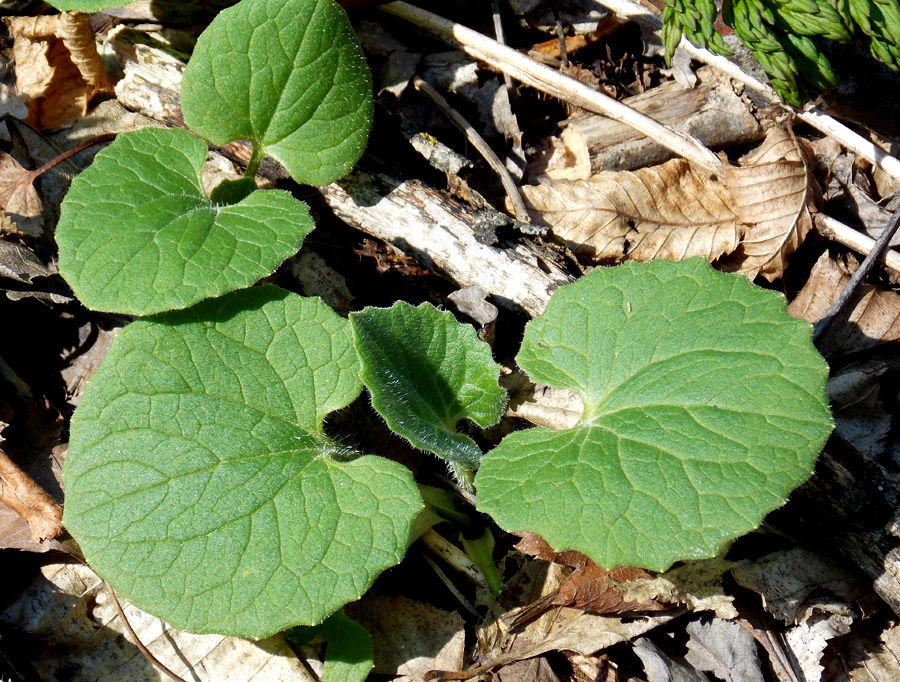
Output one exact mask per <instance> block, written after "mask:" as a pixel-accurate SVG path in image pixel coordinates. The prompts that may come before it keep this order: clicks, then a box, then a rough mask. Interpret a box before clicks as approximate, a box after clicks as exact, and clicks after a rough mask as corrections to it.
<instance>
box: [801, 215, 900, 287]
mask: <svg viewBox="0 0 900 682" xmlns="http://www.w3.org/2000/svg"><path fill="white" fill-rule="evenodd" d="M814 220H815V221H816V227H817V228H818V230H819V232H821V233H822V234H823V235H824V236H825V237H827V238H828V239H831V240H833V241H836V242H837V243H838V244H843V245H844V246H846V247H847V248H849V249H852V250H853V251H855V252H856V253H861V254H862V255H863V256H868V255H869V254H870V253H871V252H872V249H873V248H875V240H874V239H872V238H871V237H869V236H867V235H865V234H863V233H862V232H860V231H859V230H854V229H853V228H852V227H850V226H849V225H845V224H844V223H842V222H841V221H840V220H836V219H835V218H832V217H831V216H827V215H825V214H824V213H817V214H816V215H815V218H814ZM884 265H885V267H888V268H890V269H891V270H893V271H894V272H898V273H900V253H897V252H896V251H894V250H892V249H887V250H885V252H884Z"/></svg>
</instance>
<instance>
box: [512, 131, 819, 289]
mask: <svg viewBox="0 0 900 682" xmlns="http://www.w3.org/2000/svg"><path fill="white" fill-rule="evenodd" d="M724 168H725V170H724V173H723V174H722V175H721V176H719V175H715V174H711V173H708V172H705V171H698V170H695V169H693V168H692V167H691V165H690V164H689V163H688V162H687V161H685V160H683V159H673V160H672V161H667V162H666V163H663V164H660V165H658V166H651V167H649V168H642V169H640V170H637V171H634V172H631V171H620V172H614V171H602V172H600V173H597V174H596V175H594V176H592V177H590V178H589V179H587V180H573V181H571V182H558V183H554V184H544V185H537V186H526V187H522V194H523V197H524V199H525V202H526V205H527V206H528V208H529V210H530V211H531V213H532V220H534V222H535V223H536V224H540V225H547V226H549V227H551V228H552V229H553V232H554V234H555V235H556V236H557V237H558V238H559V239H561V240H563V241H565V242H566V243H567V244H568V245H569V247H570V248H571V249H572V250H573V251H574V252H575V253H576V254H578V255H579V256H581V257H583V258H585V259H587V260H589V261H592V262H595V263H610V262H617V261H622V260H638V261H649V260H653V259H657V258H666V259H668V260H683V259H685V258H690V257H692V256H704V257H705V258H707V259H708V260H711V261H713V260H717V259H719V258H722V257H723V256H726V255H729V254H730V258H729V260H728V265H729V267H730V269H733V270H737V271H738V272H741V273H743V274H745V275H747V276H748V277H750V278H751V279H752V278H754V277H756V276H757V275H762V276H763V277H765V278H766V279H768V280H770V281H771V280H773V279H776V278H777V277H781V275H782V274H783V273H784V269H785V267H786V264H787V257H788V256H789V255H790V254H791V253H793V252H794V251H795V250H796V249H797V247H798V246H799V245H800V243H801V242H802V241H803V238H804V237H805V236H806V234H807V233H808V232H809V230H810V228H811V227H812V220H811V218H810V210H811V209H814V204H815V198H816V197H817V196H818V194H817V193H816V192H815V191H814V185H812V184H811V183H810V180H809V177H808V174H807V170H806V164H805V162H804V160H803V157H802V155H801V153H800V150H799V148H798V146H797V142H796V140H795V139H794V137H793V135H792V134H791V133H790V132H789V131H786V130H782V129H780V128H773V129H772V130H771V131H770V132H769V135H768V136H767V137H766V140H765V141H764V142H763V144H762V145H760V147H759V148H758V149H756V150H755V151H754V152H753V153H751V154H750V155H748V156H747V157H746V158H745V159H743V165H742V166H740V167H735V166H730V165H728V164H725V166H724Z"/></svg>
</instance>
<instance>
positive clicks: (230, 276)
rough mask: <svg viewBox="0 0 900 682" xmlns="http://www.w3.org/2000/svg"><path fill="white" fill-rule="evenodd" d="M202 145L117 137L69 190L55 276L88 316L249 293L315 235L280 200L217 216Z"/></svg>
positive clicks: (301, 208) (161, 136)
mask: <svg viewBox="0 0 900 682" xmlns="http://www.w3.org/2000/svg"><path fill="white" fill-rule="evenodd" d="M205 159H206V144H204V143H203V142H202V141H201V140H198V139H197V138H195V137H193V136H192V135H191V134H189V133H187V132H185V131H183V130H158V129H155V128H144V129H143V130H139V131H137V132H135V133H128V134H126V135H120V136H119V137H118V138H116V141H115V142H113V143H112V144H111V145H110V146H109V147H108V148H106V149H104V150H103V151H102V152H100V153H99V154H98V155H97V158H96V159H95V161H94V163H93V164H92V165H91V166H90V167H89V168H88V169H87V170H85V171H84V172H83V173H81V174H80V175H79V176H78V177H77V178H75V180H74V181H73V182H72V187H71V189H70V190H69V193H68V194H67V195H66V198H65V201H64V202H63V205H62V211H61V215H60V219H59V225H58V226H57V229H56V241H57V243H58V244H59V269H60V272H62V275H63V277H65V279H66V281H67V282H68V283H69V284H70V285H71V287H72V289H73V290H74V291H75V294H76V295H77V296H78V298H79V299H80V300H81V301H82V302H83V303H84V304H85V305H86V306H87V307H89V308H93V309H94V310H103V311H111V312H119V313H130V314H133V315H148V314H151V313H157V312H161V311H164V310H172V309H175V308H185V307H187V306H189V305H192V304H194V303H196V302H198V301H201V300H203V299H204V298H210V297H213V296H219V295H221V294H224V293H226V292H228V291H233V290H235V289H239V288H242V287H247V286H250V285H251V284H253V283H254V282H256V281H257V280H258V279H260V278H262V277H265V276H267V275H269V274H271V273H272V272H273V271H274V270H275V268H276V267H278V265H279V264H280V263H281V262H282V261H283V260H284V259H285V258H287V257H289V256H291V255H292V254H294V253H296V251H297V250H298V249H299V248H300V244H301V242H302V241H303V237H304V236H305V235H306V234H307V233H309V232H310V231H311V230H312V229H313V227H314V225H313V222H312V219H311V218H310V217H309V209H308V208H307V206H306V204H304V203H302V202H300V201H297V200H296V199H294V198H293V197H292V196H291V195H290V194H288V193H287V192H283V191H280V190H269V191H265V192H262V191H257V192H253V193H251V194H250V195H248V196H247V197H246V198H244V199H243V200H241V201H240V202H239V203H237V204H234V205H231V206H220V205H217V204H215V203H214V202H213V201H211V200H210V199H209V198H208V197H207V196H206V194H205V193H204V191H203V186H202V184H201V177H200V173H201V169H202V168H203V162H204V160H205Z"/></svg>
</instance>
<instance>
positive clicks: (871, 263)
mask: <svg viewBox="0 0 900 682" xmlns="http://www.w3.org/2000/svg"><path fill="white" fill-rule="evenodd" d="M898 227H900V209H898V210H897V211H895V212H894V215H893V216H891V222H890V223H888V225H887V226H886V227H885V228H884V229H883V230H882V231H881V234H880V235H879V236H878V239H877V240H876V242H875V246H873V247H872V250H871V251H870V252H869V255H868V256H866V259H865V260H864V261H863V262H862V265H860V266H859V269H857V271H856V272H854V273H853V277H851V278H850V281H849V282H847V286H845V287H844V290H843V291H842V292H841V293H840V296H838V297H837V300H836V301H835V302H834V303H832V304H831V307H830V308H829V309H828V310H826V311H825V314H824V315H823V316H822V319H820V320H819V321H818V322H816V324H815V326H814V327H813V340H814V341H815V340H816V339H818V338H819V337H820V336H822V334H823V333H825V330H826V329H828V327H830V326H831V323H832V322H834V320H835V319H836V318H837V316H838V315H840V313H841V311H842V310H843V309H844V307H845V306H846V305H847V303H849V302H850V299H851V298H852V297H853V294H855V293H856V289H857V288H858V287H859V285H860V284H862V283H863V281H864V280H865V279H866V277H868V275H869V273H870V272H871V271H872V268H874V267H875V263H876V262H877V261H878V259H879V257H880V256H881V254H882V253H884V250H885V249H887V247H888V244H890V243H891V239H893V238H894V234H896V232H897V228H898Z"/></svg>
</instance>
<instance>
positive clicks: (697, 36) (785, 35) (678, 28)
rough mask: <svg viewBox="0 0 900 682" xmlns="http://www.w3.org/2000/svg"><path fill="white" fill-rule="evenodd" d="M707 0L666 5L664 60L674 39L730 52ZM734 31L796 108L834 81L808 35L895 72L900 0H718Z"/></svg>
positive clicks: (899, 66) (899, 60) (673, 0)
mask: <svg viewBox="0 0 900 682" xmlns="http://www.w3.org/2000/svg"><path fill="white" fill-rule="evenodd" d="M716 15H717V10H716V5H715V0H666V7H665V9H664V11H663V22H664V24H663V32H662V38H663V43H664V45H665V48H666V59H667V60H668V59H669V58H670V57H671V55H672V53H673V52H674V51H675V48H676V47H677V46H678V43H679V41H680V40H681V36H682V34H683V35H684V36H685V37H686V38H687V39H688V40H690V41H691V42H692V43H694V44H695V45H698V46H701V47H705V48H707V49H709V50H711V51H713V52H718V53H720V54H726V55H727V54H730V52H729V51H728V48H727V46H725V43H724V42H723V40H722V37H721V36H720V35H719V34H718V32H716V30H715V20H716ZM722 18H723V20H724V21H725V23H726V24H728V25H729V26H731V27H732V28H733V29H734V32H735V33H736V34H737V35H738V37H740V39H741V40H742V41H743V43H744V45H746V46H747V47H748V48H749V49H750V51H751V52H752V53H753V56H754V57H756V59H757V61H759V63H760V65H761V66H762V68H763V69H764V70H765V71H766V73H767V74H768V75H769V84H770V85H771V86H772V88H773V89H774V90H775V92H777V93H778V96H779V97H780V98H781V99H782V101H784V102H786V103H788V104H792V105H794V106H800V105H802V104H803V103H804V102H806V101H808V100H810V99H812V98H814V97H816V96H817V95H819V94H821V93H822V92H825V91H826V90H830V89H831V88H834V87H836V86H837V84H838V77H837V74H836V73H835V72H834V70H833V69H832V67H831V64H830V63H829V61H828V59H827V58H826V57H825V55H824V54H822V52H821V51H820V49H819V47H818V46H817V45H816V42H815V40H814V39H815V38H828V39H831V40H834V41H836V42H839V43H844V44H851V45H857V46H859V47H863V48H867V49H868V50H869V52H870V53H871V54H872V56H873V57H874V58H875V59H878V60H879V61H882V62H884V63H885V64H887V65H888V66H889V67H891V68H892V69H895V70H898V71H900V0H725V6H724V8H723V11H722Z"/></svg>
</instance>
